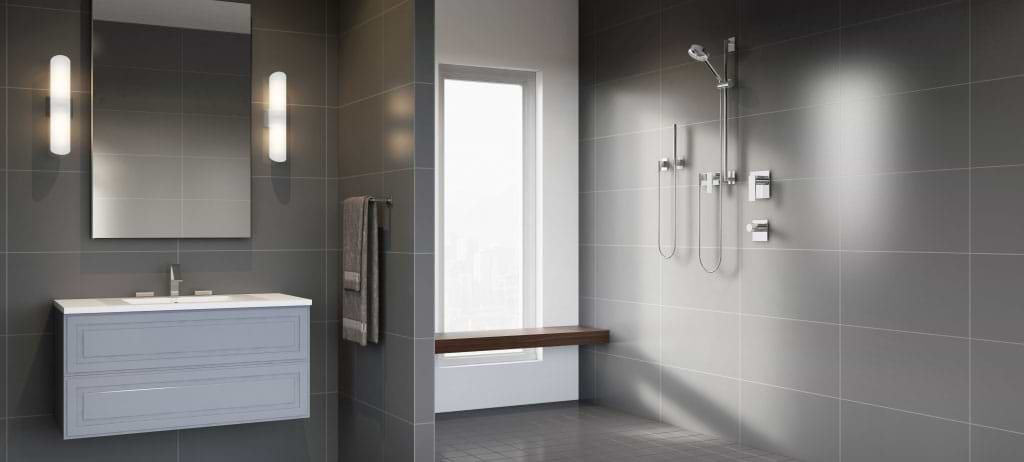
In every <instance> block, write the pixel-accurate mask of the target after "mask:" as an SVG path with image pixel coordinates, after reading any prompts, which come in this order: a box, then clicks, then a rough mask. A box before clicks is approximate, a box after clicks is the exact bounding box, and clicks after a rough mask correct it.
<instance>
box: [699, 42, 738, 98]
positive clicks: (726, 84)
mask: <svg viewBox="0 0 1024 462" xmlns="http://www.w3.org/2000/svg"><path fill="white" fill-rule="evenodd" d="M729 40H731V41H733V42H732V43H733V46H735V39H732V38H730V39H729ZM726 44H727V45H726V46H727V47H728V46H729V45H728V44H729V41H726ZM729 51H733V50H732V48H730V49H729ZM688 53H689V54H690V57H691V58H693V59H694V60H695V61H699V62H702V63H704V64H706V65H707V66H708V69H711V72H712V73H714V74H715V79H716V80H718V89H719V90H726V89H729V88H732V80H729V79H728V78H724V79H723V78H722V74H719V73H718V69H715V66H714V65H713V64H711V61H710V60H709V59H708V58H710V56H708V53H707V51H705V50H704V46H703V45H697V44H693V45H690V50H689V51H688Z"/></svg>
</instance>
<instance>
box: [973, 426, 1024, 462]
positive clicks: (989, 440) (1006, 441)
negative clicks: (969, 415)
mask: <svg viewBox="0 0 1024 462" xmlns="http://www.w3.org/2000/svg"><path fill="white" fill-rule="evenodd" d="M1022 453H1024V435H1021V434H1019V433H1010V432H1005V431H1001V430H996V429H992V428H984V427H971V460H972V461H974V462H1003V461H1006V460H1013V459H1014V458H1016V457H1019V456H1020V454H1022Z"/></svg>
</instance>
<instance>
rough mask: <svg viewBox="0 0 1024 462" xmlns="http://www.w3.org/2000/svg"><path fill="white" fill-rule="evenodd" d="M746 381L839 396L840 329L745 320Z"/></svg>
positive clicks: (786, 321) (749, 318) (833, 326)
mask: <svg viewBox="0 0 1024 462" xmlns="http://www.w3.org/2000/svg"><path fill="white" fill-rule="evenodd" d="M742 332H743V345H742V350H741V355H742V362H743V363H742V364H743V377H742V378H743V379H746V380H751V381H754V382H761V383H767V384H771V385H777V386H782V387H787V388H794V389H797V390H801V391H808V392H812V393H820V394H823V395H829V396H839V380H840V373H839V366H840V363H839V326H836V325H831V324H819V323H810V322H803V321H788V320H781V319H770V318H758V317H744V318H743V331H742Z"/></svg>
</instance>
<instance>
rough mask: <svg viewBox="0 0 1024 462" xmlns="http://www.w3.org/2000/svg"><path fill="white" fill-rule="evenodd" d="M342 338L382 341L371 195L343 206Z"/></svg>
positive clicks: (375, 235)
mask: <svg viewBox="0 0 1024 462" xmlns="http://www.w3.org/2000/svg"><path fill="white" fill-rule="evenodd" d="M342 222H343V223H344V225H343V229H342V237H341V240H342V242H341V271H342V278H341V287H342V290H341V320H342V338H344V339H345V340H349V341H352V342H355V343H358V344H360V345H362V346H366V344H367V342H370V343H377V342H378V330H379V328H378V326H379V320H380V294H379V291H378V287H379V285H380V284H379V283H380V275H379V271H378V270H379V266H380V265H379V263H380V262H379V257H378V246H379V244H378V237H379V234H378V230H377V206H376V204H375V203H373V202H372V201H371V200H370V197H369V196H359V197H350V198H348V199H345V201H344V202H343V203H342Z"/></svg>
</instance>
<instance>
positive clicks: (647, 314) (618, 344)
mask: <svg viewBox="0 0 1024 462" xmlns="http://www.w3.org/2000/svg"><path fill="white" fill-rule="evenodd" d="M596 308H597V327H601V328H604V329H608V330H609V331H611V342H610V343H609V344H608V345H599V346H598V347H597V349H598V351H603V352H606V353H608V354H612V355H615V356H624V357H627V358H633V359H640V360H644V361H650V362H660V361H661V352H660V351H659V350H660V347H661V342H662V338H661V336H662V331H661V324H662V308H661V307H660V306H655V305H641V304H637V303H626V302H615V301H608V300H597V301H596Z"/></svg>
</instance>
